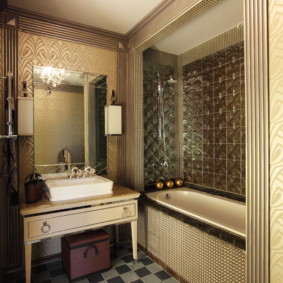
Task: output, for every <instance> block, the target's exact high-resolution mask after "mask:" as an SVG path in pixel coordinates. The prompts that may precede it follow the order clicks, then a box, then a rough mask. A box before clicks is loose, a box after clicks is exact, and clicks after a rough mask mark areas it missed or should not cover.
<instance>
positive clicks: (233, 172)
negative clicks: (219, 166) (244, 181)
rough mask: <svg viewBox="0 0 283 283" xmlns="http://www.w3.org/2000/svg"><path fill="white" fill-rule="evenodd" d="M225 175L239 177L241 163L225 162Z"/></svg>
mask: <svg viewBox="0 0 283 283" xmlns="http://www.w3.org/2000/svg"><path fill="white" fill-rule="evenodd" d="M227 175H230V176H236V177H239V178H240V177H241V162H240V161H234V160H230V159H228V160H227Z"/></svg>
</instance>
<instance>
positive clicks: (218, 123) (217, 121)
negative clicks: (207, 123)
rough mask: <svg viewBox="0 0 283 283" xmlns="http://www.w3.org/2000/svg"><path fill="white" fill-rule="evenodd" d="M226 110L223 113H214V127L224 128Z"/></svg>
mask: <svg viewBox="0 0 283 283" xmlns="http://www.w3.org/2000/svg"><path fill="white" fill-rule="evenodd" d="M226 116H227V115H226V112H223V113H214V114H213V117H214V118H213V119H214V128H220V127H221V128H225V127H226V126H227V124H226V123H227V122H226Z"/></svg>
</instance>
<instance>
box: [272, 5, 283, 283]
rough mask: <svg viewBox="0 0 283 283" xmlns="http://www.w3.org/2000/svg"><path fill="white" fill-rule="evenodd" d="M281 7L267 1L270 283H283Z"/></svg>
mask: <svg viewBox="0 0 283 283" xmlns="http://www.w3.org/2000/svg"><path fill="white" fill-rule="evenodd" d="M282 31H283V6H282V0H269V72H270V73H269V74H270V282H271V283H281V282H283V222H282V219H283V191H282V189H283V148H282V145H283V135H282V133H283V115H282V113H283V76H282V73H283V58H282V56H283V41H282V37H283V32H282Z"/></svg>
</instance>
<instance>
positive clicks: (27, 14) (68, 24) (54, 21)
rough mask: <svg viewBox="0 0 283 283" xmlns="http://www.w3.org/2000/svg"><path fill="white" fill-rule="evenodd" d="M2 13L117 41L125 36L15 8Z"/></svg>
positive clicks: (9, 8)
mask: <svg viewBox="0 0 283 283" xmlns="http://www.w3.org/2000/svg"><path fill="white" fill-rule="evenodd" d="M4 11H5V12H7V13H11V14H14V15H16V16H21V17H26V18H30V19H34V20H38V21H43V22H46V23H51V24H55V25H59V26H63V27H68V28H73V29H77V30H82V31H86V32H91V33H94V34H97V35H101V36H106V37H110V38H113V39H117V40H125V38H126V37H125V35H123V34H120V33H116V32H112V31H108V30H104V29H101V28H96V27H91V26H88V25H84V24H78V23H75V22H72V21H67V20H62V19H58V18H55V17H52V16H47V15H44V14H41V13H35V12H31V11H28V10H24V9H19V8H15V7H12V6H10V7H8V8H6V9H4Z"/></svg>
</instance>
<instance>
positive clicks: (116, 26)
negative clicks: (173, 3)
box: [8, 0, 164, 34]
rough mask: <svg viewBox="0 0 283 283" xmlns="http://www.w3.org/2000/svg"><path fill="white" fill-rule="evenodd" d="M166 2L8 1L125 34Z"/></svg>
mask: <svg viewBox="0 0 283 283" xmlns="http://www.w3.org/2000/svg"><path fill="white" fill-rule="evenodd" d="M163 1H164V0H121V1H118V0H8V7H11V6H12V7H17V8H21V9H25V10H28V11H32V12H36V13H40V14H44V15H48V16H52V17H55V18H59V19H64V20H68V21H72V22H76V23H79V24H84V25H88V26H91V27H97V28H101V29H104V30H108V31H112V32H116V33H121V34H126V33H127V32H129V31H130V30H131V29H132V28H133V27H134V26H135V25H136V24H137V23H138V22H140V21H141V20H142V19H143V18H144V17H146V15H148V14H149V13H150V12H151V11H152V10H153V9H154V8H156V7H157V6H159V4H161V3H162V2H163Z"/></svg>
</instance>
